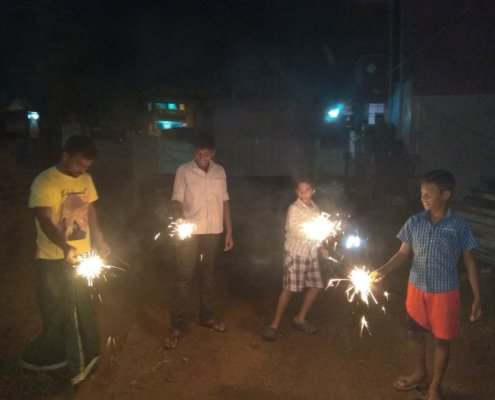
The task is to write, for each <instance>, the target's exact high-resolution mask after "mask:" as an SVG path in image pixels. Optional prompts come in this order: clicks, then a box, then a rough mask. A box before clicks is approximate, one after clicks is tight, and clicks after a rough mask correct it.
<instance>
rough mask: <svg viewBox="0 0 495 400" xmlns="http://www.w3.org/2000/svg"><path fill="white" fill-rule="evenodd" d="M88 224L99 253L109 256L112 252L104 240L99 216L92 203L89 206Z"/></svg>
mask: <svg viewBox="0 0 495 400" xmlns="http://www.w3.org/2000/svg"><path fill="white" fill-rule="evenodd" d="M88 223H89V230H90V232H91V239H92V241H93V242H94V244H95V245H96V249H97V250H98V253H99V254H100V255H101V256H103V257H107V256H109V255H110V253H111V252H112V251H111V249H110V246H109V245H108V244H107V242H105V239H104V238H103V233H102V232H101V229H100V224H99V222H98V216H97V214H96V209H95V207H94V204H93V203H90V204H89V206H88Z"/></svg>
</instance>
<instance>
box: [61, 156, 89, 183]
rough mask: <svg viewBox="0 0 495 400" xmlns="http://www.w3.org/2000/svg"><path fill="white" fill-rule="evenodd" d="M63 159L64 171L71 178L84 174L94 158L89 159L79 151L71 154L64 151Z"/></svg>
mask: <svg viewBox="0 0 495 400" xmlns="http://www.w3.org/2000/svg"><path fill="white" fill-rule="evenodd" d="M63 161H64V167H65V171H64V172H65V173H66V174H67V175H70V176H72V177H73V178H77V177H79V176H81V175H82V174H84V173H85V172H86V171H87V170H88V169H89V167H91V165H92V164H93V162H94V160H89V159H87V158H85V157H84V156H83V155H82V154H79V153H78V154H73V155H69V154H67V153H64V155H63Z"/></svg>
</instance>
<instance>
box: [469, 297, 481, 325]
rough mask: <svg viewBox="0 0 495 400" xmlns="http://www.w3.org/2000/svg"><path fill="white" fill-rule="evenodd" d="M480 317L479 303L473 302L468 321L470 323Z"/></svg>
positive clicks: (477, 301)
mask: <svg viewBox="0 0 495 400" xmlns="http://www.w3.org/2000/svg"><path fill="white" fill-rule="evenodd" d="M480 317H481V302H480V301H479V300H475V301H474V302H473V305H472V306H471V315H470V316H469V320H470V321H471V322H475V321H477V320H478V319H479V318H480Z"/></svg>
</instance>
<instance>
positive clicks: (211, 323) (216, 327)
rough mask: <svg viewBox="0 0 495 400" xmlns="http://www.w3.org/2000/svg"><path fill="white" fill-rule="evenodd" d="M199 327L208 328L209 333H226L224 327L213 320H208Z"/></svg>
mask: <svg viewBox="0 0 495 400" xmlns="http://www.w3.org/2000/svg"><path fill="white" fill-rule="evenodd" d="M201 326H203V327H205V328H208V329H209V330H211V331H214V332H219V333H223V332H226V331H227V328H226V327H225V325H224V324H223V323H221V322H217V321H215V320H214V319H210V320H209V321H208V322H201Z"/></svg>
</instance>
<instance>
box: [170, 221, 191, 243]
mask: <svg viewBox="0 0 495 400" xmlns="http://www.w3.org/2000/svg"><path fill="white" fill-rule="evenodd" d="M168 227H169V228H170V230H171V233H170V236H177V237H178V238H179V239H180V240H184V239H189V238H190V237H191V235H192V234H193V232H194V231H195V230H196V224H193V223H192V222H187V221H186V220H185V219H178V220H177V221H173V222H171V223H170V225H169V226H168Z"/></svg>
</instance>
